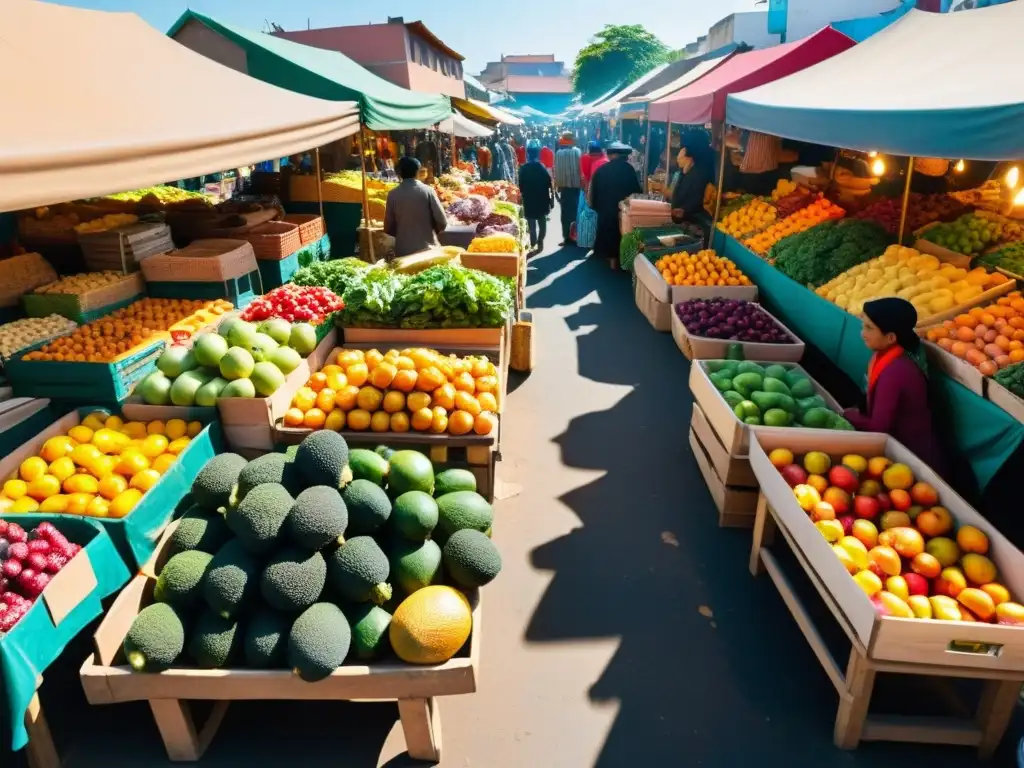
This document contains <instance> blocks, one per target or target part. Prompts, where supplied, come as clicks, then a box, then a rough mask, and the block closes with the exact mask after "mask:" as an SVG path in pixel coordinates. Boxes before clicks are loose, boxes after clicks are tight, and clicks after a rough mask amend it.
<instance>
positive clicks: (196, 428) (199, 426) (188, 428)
mask: <svg viewBox="0 0 1024 768" xmlns="http://www.w3.org/2000/svg"><path fill="white" fill-rule="evenodd" d="M202 431H203V423H202V422H201V421H190V422H189V423H188V424H186V425H185V434H186V435H188V436H189V437H195V436H196V435H198V434H199V433H200V432H202Z"/></svg>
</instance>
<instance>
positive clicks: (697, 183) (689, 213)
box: [672, 131, 715, 224]
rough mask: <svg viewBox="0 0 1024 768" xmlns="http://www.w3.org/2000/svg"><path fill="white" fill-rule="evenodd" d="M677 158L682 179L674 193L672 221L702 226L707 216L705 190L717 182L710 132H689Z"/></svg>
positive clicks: (683, 137)
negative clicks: (708, 133) (699, 216)
mask: <svg viewBox="0 0 1024 768" xmlns="http://www.w3.org/2000/svg"><path fill="white" fill-rule="evenodd" d="M682 142H683V146H682V148H681V149H680V150H679V155H678V156H677V157H676V163H677V164H678V166H679V170H680V172H681V173H680V176H679V180H678V181H676V184H675V187H673V189H672V220H673V221H674V222H676V223H677V224H681V223H682V222H684V221H688V222H690V223H699V220H698V218H697V217H698V215H699V214H702V213H703V212H704V190H705V189H707V186H708V184H711V183H712V182H713V181H714V178H715V153H714V151H713V150H712V149H711V145H710V144H709V143H708V138H707V132H705V131H687V132H685V133H684V134H683V136H682Z"/></svg>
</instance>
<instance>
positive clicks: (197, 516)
mask: <svg viewBox="0 0 1024 768" xmlns="http://www.w3.org/2000/svg"><path fill="white" fill-rule="evenodd" d="M229 538H231V531H229V530H228V526H227V523H225V522H224V516H223V515H221V514H219V513H217V512H214V513H212V514H211V513H207V512H205V511H204V510H203V509H202V507H199V506H194V507H192V508H191V509H189V510H188V511H187V512H186V513H185V514H184V515H183V516H182V518H181V520H180V521H179V522H178V527H177V528H175V529H174V533H172V534H171V540H170V543H169V545H168V546H169V547H170V549H169V550H168V552H169V553H170V554H171V555H172V556H174V555H176V554H178V553H179V552H190V551H192V550H194V549H195V550H199V551H200V552H208V553H209V554H211V555H212V554H213V553H214V552H216V551H217V550H218V549H220V548H221V546H223V544H224V542H226V541H227V540H228V539H229Z"/></svg>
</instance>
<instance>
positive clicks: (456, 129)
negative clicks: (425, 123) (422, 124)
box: [437, 112, 494, 139]
mask: <svg viewBox="0 0 1024 768" xmlns="http://www.w3.org/2000/svg"><path fill="white" fill-rule="evenodd" d="M437 130H439V131H440V132H441V133H447V134H452V133H454V134H455V135H456V136H458V137H459V138H460V139H486V138H487V137H489V136H493V135H494V131H492V130H491V129H490V128H486V127H484V126H482V125H480V123H475V122H473V121H472V120H470V119H469V118H468V117H465V116H464V115H461V114H459V113H458V112H456V113H454V114H453V115H452V116H451V117H449V118H448V119H447V120H442V121H441V122H440V123H438V124H437Z"/></svg>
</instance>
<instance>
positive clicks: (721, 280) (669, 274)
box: [654, 250, 751, 286]
mask: <svg viewBox="0 0 1024 768" xmlns="http://www.w3.org/2000/svg"><path fill="white" fill-rule="evenodd" d="M654 268H655V269H657V270H658V271H659V272H660V273H661V276H662V277H663V278H665V282H666V283H668V284H669V285H732V286H737V285H751V282H750V278H748V277H747V276H746V275H744V274H743V273H742V272H741V271H740V269H739V267H737V266H736V264H734V263H733V262H732V261H730V260H729V259H725V258H722V257H721V256H719V255H718V254H716V253H715V252H714V251H711V250H706V251H700V252H698V253H670V254H669V255H667V256H662V257H661V258H660V259H658V260H657V261H656V262H654Z"/></svg>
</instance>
